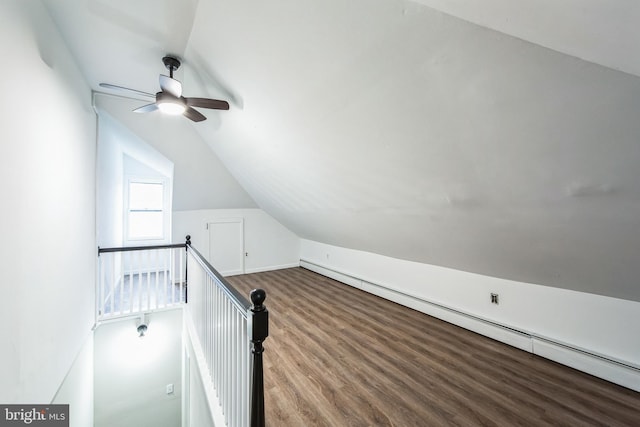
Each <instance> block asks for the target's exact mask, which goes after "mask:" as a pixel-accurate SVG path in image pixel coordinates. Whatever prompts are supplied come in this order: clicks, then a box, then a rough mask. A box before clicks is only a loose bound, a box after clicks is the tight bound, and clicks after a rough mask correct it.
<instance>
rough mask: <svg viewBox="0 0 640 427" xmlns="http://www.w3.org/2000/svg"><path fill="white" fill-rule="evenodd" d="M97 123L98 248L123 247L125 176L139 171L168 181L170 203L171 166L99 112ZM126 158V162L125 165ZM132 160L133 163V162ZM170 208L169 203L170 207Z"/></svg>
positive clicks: (162, 157) (159, 155) (154, 151)
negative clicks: (150, 173) (98, 121)
mask: <svg viewBox="0 0 640 427" xmlns="http://www.w3.org/2000/svg"><path fill="white" fill-rule="evenodd" d="M98 111H99V113H100V123H99V132H98V159H97V168H98V173H97V180H98V190H97V191H98V196H97V212H98V217H97V224H98V245H99V246H101V247H110V246H122V245H123V239H124V223H123V219H124V211H123V209H124V176H125V175H126V174H128V173H130V174H135V173H139V172H141V171H146V172H150V171H153V172H152V173H153V174H154V176H162V177H165V178H166V179H167V180H168V185H169V200H170V201H171V200H172V192H173V189H172V185H171V184H172V180H173V163H172V162H171V161H170V160H168V159H167V158H166V157H164V156H163V155H162V154H160V153H159V152H158V151H157V150H155V149H154V148H153V147H151V146H150V145H149V144H148V143H147V142H146V141H144V140H142V139H141V138H139V137H138V136H137V135H135V134H134V133H132V132H131V131H130V130H128V129H127V128H126V127H125V126H123V125H122V124H121V123H119V122H118V121H117V120H115V119H114V118H112V117H111V116H110V115H109V114H108V113H107V112H105V111H104V110H102V109H100V108H98ZM125 156H127V157H126V158H128V159H129V161H125V159H126V158H125ZM131 160H134V161H133V162H132V161H131ZM169 207H170V208H171V202H170V203H169Z"/></svg>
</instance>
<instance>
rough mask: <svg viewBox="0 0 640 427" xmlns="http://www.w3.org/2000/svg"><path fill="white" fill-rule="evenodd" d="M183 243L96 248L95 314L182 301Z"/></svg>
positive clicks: (119, 313)
mask: <svg viewBox="0 0 640 427" xmlns="http://www.w3.org/2000/svg"><path fill="white" fill-rule="evenodd" d="M185 249H186V244H184V243H182V244H175V245H161V246H137V247H120V248H98V276H99V277H98V289H97V290H96V318H97V320H98V321H100V320H105V319H108V318H114V317H121V316H129V315H135V314H139V313H148V312H152V311H155V310H160V309H165V308H169V307H173V306H176V305H179V304H183V303H184V302H185V301H186V275H187V272H186V250H185Z"/></svg>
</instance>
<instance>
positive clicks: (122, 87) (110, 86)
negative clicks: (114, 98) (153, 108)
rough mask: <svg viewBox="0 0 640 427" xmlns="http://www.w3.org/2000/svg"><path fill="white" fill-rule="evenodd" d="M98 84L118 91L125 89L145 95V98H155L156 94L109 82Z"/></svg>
mask: <svg viewBox="0 0 640 427" xmlns="http://www.w3.org/2000/svg"><path fill="white" fill-rule="evenodd" d="M98 86H100V87H103V88H105V89H111V90H120V91H125V92H131V93H134V94H136V95H142V96H145V97H147V98H155V97H156V96H155V95H154V94H152V93H148V92H143V91H141V90H136V89H130V88H128V87H124V86H117V85H112V84H109V83H100V84H99V85H98Z"/></svg>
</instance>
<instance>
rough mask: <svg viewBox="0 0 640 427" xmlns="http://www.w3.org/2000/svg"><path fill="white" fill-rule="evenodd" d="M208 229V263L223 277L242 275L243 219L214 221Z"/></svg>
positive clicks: (209, 224) (208, 225)
mask: <svg viewBox="0 0 640 427" xmlns="http://www.w3.org/2000/svg"><path fill="white" fill-rule="evenodd" d="M207 228H208V229H209V262H211V265H213V267H214V268H215V269H216V270H218V272H219V273H220V274H222V275H223V276H233V275H235V274H244V219H242V218H228V219H216V220H214V221H212V222H210V223H208V224H207Z"/></svg>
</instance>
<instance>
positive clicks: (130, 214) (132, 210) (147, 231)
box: [127, 180, 165, 240]
mask: <svg viewBox="0 0 640 427" xmlns="http://www.w3.org/2000/svg"><path fill="white" fill-rule="evenodd" d="M164 196H165V189H164V183H163V182H152V181H142V180H130V181H129V183H128V199H127V240H161V239H164V238H165V212H164V202H165V200H164Z"/></svg>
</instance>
